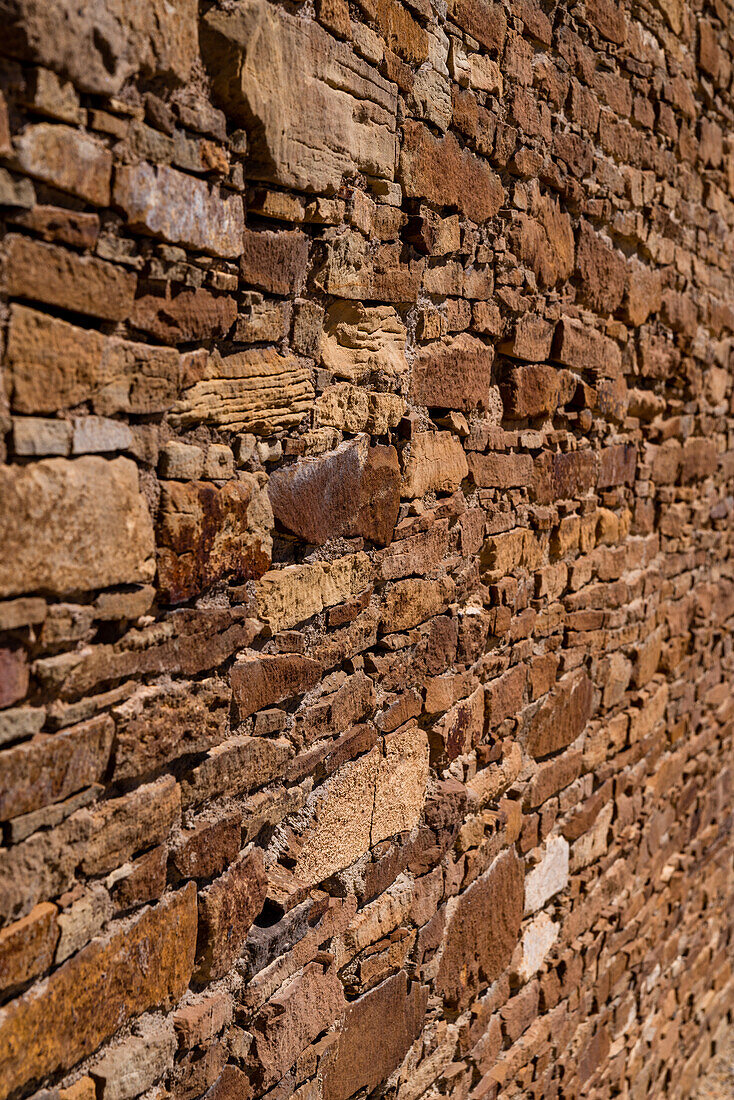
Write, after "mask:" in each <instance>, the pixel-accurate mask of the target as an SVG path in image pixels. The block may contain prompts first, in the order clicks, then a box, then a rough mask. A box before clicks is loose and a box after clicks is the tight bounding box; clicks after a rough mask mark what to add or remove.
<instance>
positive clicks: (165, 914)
mask: <svg viewBox="0 0 734 1100" xmlns="http://www.w3.org/2000/svg"><path fill="white" fill-rule="evenodd" d="M195 948H196V887H195V886H194V884H193V883H189V884H188V886H186V887H185V888H184V889H183V890H180V891H179V892H178V893H175V894H172V895H170V896H169V897H168V898H167V899H166V900H165V901H163V902H161V904H160V905H158V906H157V907H156V908H155V909H150V910H147V911H146V912H145V913H143V915H142V916H141V917H138V918H137V920H135V922H134V923H133V924H132V925H131V926H130V927H127V928H124V929H123V930H121V931H117V932H114V933H113V934H112V936H111V937H110V938H109V939H106V940H95V941H93V942H92V943H91V944H90V945H89V946H88V947H86V948H84V950H83V951H81V952H80V953H79V954H78V955H76V956H75V957H74V958H73V959H70V960H69V962H67V963H65V964H64V966H62V967H61V968H60V969H59V970H57V971H55V972H54V974H53V975H52V976H51V977H50V978H49V980H48V982H47V983H46V984H45V986H43V987H42V988H41V989H38V990H30V991H29V992H28V993H25V994H24V995H23V996H22V997H19V998H17V999H16V1000H15V1001H13V1002H11V1004H9V1005H7V1006H6V1007H5V1008H3V1009H1V1010H0V1074H1V1076H2V1088H3V1094H4V1095H5V1096H8V1095H9V1094H11V1093H13V1092H15V1091H16V1090H18V1089H20V1088H21V1087H22V1086H24V1085H25V1084H26V1083H28V1082H30V1081H32V1080H33V1079H36V1080H38V1079H39V1078H42V1077H46V1076H47V1075H49V1074H51V1073H56V1072H58V1071H63V1070H67V1069H70V1068H71V1067H72V1066H73V1065H75V1064H76V1062H78V1061H79V1060H80V1059H82V1058H84V1057H86V1056H88V1055H89V1054H92V1053H93V1052H94V1051H95V1050H96V1049H97V1047H98V1046H99V1045H100V1044H101V1043H102V1042H104V1040H105V1039H107V1038H109V1036H111V1035H113V1034H114V1032H115V1031H117V1030H118V1029H119V1028H120V1027H122V1026H123V1025H124V1024H125V1023H126V1022H127V1021H128V1020H131V1019H134V1018H135V1017H136V1016H139V1015H140V1014H141V1013H143V1012H145V1011H147V1010H148V1009H150V1008H157V1007H161V1008H164V1009H165V1008H171V1007H172V1005H173V1004H175V1003H176V1001H177V1000H178V999H179V998H180V997H181V996H182V995H183V993H184V991H185V989H186V987H187V985H188V983H189V978H190V977H191V972H192V970H193V966H194V951H195ZM102 990H104V994H103V995H102Z"/></svg>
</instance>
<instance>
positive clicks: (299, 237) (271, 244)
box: [240, 229, 309, 294]
mask: <svg viewBox="0 0 734 1100" xmlns="http://www.w3.org/2000/svg"><path fill="white" fill-rule="evenodd" d="M308 244H309V239H308V237H307V236H306V234H305V233H302V232H301V231H300V230H298V229H292V230H287V231H284V232H281V233H271V232H268V231H267V230H263V231H261V232H253V230H251V229H245V231H244V234H243V238H242V255H241V256H240V272H241V274H242V278H243V279H244V281H245V282H246V283H248V284H249V285H251V286H256V287H259V288H260V289H261V290H267V291H269V292H270V293H271V294H297V293H298V291H299V290H300V289H301V286H302V284H303V282H304V280H305V278H306V268H307V266H308Z"/></svg>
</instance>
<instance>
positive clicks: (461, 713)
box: [435, 686, 484, 760]
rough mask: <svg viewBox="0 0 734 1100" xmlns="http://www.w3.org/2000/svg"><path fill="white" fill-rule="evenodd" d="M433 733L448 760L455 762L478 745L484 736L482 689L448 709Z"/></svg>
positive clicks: (476, 690) (477, 689) (479, 688)
mask: <svg viewBox="0 0 734 1100" xmlns="http://www.w3.org/2000/svg"><path fill="white" fill-rule="evenodd" d="M435 732H436V733H437V734H438V736H439V737H440V740H441V745H442V752H443V753H444V754H445V755H446V757H447V759H448V760H455V759H456V758H457V757H458V756H463V755H464V754H465V753H467V752H470V751H471V750H472V748H474V747H475V746H476V745H478V744H479V743H480V741H481V740H482V736H483V734H484V689H483V688H482V687H481V686H480V687H478V688H476V689H475V690H474V691H473V692H472V693H471V695H470V696H468V698H466V699H462V700H461V701H460V702H458V703H455V704H454V706H452V707H450V708H449V710H448V711H447V712H446V714H445V715H444V717H443V718H442V719H441V721H440V722H439V723H438V724H437V726H436V731H435Z"/></svg>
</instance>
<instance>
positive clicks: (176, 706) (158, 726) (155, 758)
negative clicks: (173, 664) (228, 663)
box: [113, 678, 231, 780]
mask: <svg viewBox="0 0 734 1100" xmlns="http://www.w3.org/2000/svg"><path fill="white" fill-rule="evenodd" d="M230 699H231V692H230V690H229V688H228V686H227V684H226V683H225V682H224V681H222V680H218V679H214V678H212V679H207V680H199V681H195V682H193V683H191V682H189V681H186V680H184V681H182V682H181V681H179V682H177V683H175V684H172V685H171V686H170V687H166V686H150V687H142V688H140V689H139V690H138V691H137V692H135V694H134V695H132V696H131V697H130V698H129V699H127V700H126V701H125V702H124V703H123V704H122V705H121V706H119V707H117V708H116V709H115V711H114V712H113V713H114V718H115V751H114V770H113V778H114V779H115V780H120V779H130V778H132V777H134V776H139V775H145V774H146V773H147V772H152V771H154V770H155V769H156V768H159V767H160V766H161V765H163V764H167V763H168V762H169V761H170V760H175V759H176V758H177V757H179V756H183V755H185V754H186V753H194V752H201V751H203V750H204V749H208V748H210V747H211V746H212V745H218V744H219V743H220V742H221V741H223V740H224V738H225V736H226V733H227V722H228V717H229V704H230Z"/></svg>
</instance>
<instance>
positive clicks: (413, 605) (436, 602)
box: [380, 577, 455, 634]
mask: <svg viewBox="0 0 734 1100" xmlns="http://www.w3.org/2000/svg"><path fill="white" fill-rule="evenodd" d="M454 593H455V585H454V582H453V580H452V579H451V577H442V578H441V579H440V580H438V581H429V580H418V579H417V578H413V577H410V578H408V579H407V580H404V581H396V582H395V584H393V585H391V586H390V588H389V589H388V590H387V591H386V593H385V601H384V610H383V617H382V622H381V626H380V629H381V631H382V632H383V633H386V634H387V633H393V631H397V630H410V628H411V627H414V626H418V625H419V623H424V622H425V621H426V620H427V619H430V618H431V617H432V616H433V615H440V614H441V612H443V611H445V610H446V608H447V607H448V605H449V604H450V603H451V600H452V599H453V596H454Z"/></svg>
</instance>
